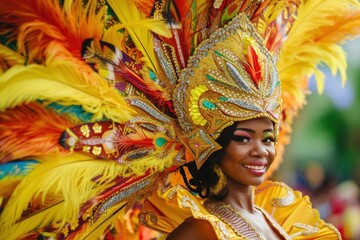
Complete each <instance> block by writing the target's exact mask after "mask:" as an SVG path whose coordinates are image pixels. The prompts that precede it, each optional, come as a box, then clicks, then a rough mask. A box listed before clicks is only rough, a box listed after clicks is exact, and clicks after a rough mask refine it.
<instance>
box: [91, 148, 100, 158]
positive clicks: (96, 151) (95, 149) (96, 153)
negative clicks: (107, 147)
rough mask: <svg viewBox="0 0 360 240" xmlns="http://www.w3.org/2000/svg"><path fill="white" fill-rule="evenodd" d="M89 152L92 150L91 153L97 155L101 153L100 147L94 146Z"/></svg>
mask: <svg viewBox="0 0 360 240" xmlns="http://www.w3.org/2000/svg"><path fill="white" fill-rule="evenodd" d="M91 152H92V154H94V155H96V156H98V155H100V153H101V147H97V146H94V147H93V150H92V151H91Z"/></svg>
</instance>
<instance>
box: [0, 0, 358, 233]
mask: <svg viewBox="0 0 360 240" xmlns="http://www.w3.org/2000/svg"><path fill="white" fill-rule="evenodd" d="M359 26H360V6H359V3H358V2H357V1H355V0H339V1H336V3H335V2H334V1H331V0H323V1H315V0H306V1H305V0H304V1H301V0H293V1H278V0H264V1H247V0H243V1H228V0H223V1H221V0H220V1H219V0H216V1H208V0H199V1H197V0H196V1H195V0H189V1H179V0H153V1H142V0H121V1H118V0H117V1H115V0H107V1H96V0H89V1H82V0H64V1H57V0H51V1H41V0H36V1H32V0H13V1H12V4H8V3H5V2H0V34H1V42H2V43H3V44H2V45H0V72H1V75H0V96H1V99H0V162H1V171H0V189H1V190H0V193H1V195H0V204H1V208H0V209H1V215H0V233H1V234H0V236H1V239H17V238H35V237H37V236H39V235H42V236H51V237H57V238H65V237H66V238H70V239H71V238H81V239H85V238H92V237H93V236H99V235H101V234H102V233H103V232H104V230H105V229H106V228H107V227H108V226H109V225H110V224H111V223H112V222H113V221H115V219H116V218H117V216H118V215H119V214H124V213H125V212H126V211H127V210H128V209H129V208H130V207H131V206H132V205H133V203H135V202H137V201H140V200H141V199H143V198H145V197H146V196H147V195H148V194H150V193H152V192H153V191H154V190H155V189H156V188H157V183H158V182H159V181H160V180H161V179H163V178H164V177H165V176H166V174H167V173H168V172H171V171H174V170H176V169H177V168H178V167H179V166H181V165H183V164H185V163H187V162H189V161H196V162H197V166H198V167H201V165H202V164H203V162H204V161H206V158H207V156H209V155H210V154H211V153H212V152H213V151H216V150H217V149H219V146H218V145H217V143H216V141H215V140H216V139H217V137H218V136H219V133H220V132H221V131H222V130H223V129H224V128H225V127H226V126H229V125H231V124H232V123H234V122H236V121H241V120H245V119H251V118H257V117H261V116H265V117H268V118H270V119H271V120H272V121H273V122H274V123H275V127H276V129H277V130H279V137H278V139H279V141H278V144H277V149H278V158H277V159H276V162H275V164H273V166H272V167H273V169H275V168H276V167H277V166H278V164H279V163H280V161H281V157H282V152H283V147H284V145H285V144H287V143H288V142H289V140H288V138H289V134H290V132H291V123H292V121H293V118H294V117H295V116H296V114H297V112H298V110H299V108H301V107H302V106H303V105H304V103H305V95H306V94H307V89H308V88H307V82H308V79H309V78H310V76H312V75H315V77H316V80H317V82H318V86H319V90H320V91H321V90H322V87H323V81H324V77H323V74H322V73H321V71H320V70H319V69H318V66H319V65H320V64H326V65H328V66H329V67H330V68H331V70H332V72H333V73H334V74H335V73H336V72H338V71H339V72H340V73H341V75H342V77H343V79H344V80H345V68H346V61H345V55H344V52H343V50H342V48H341V47H340V46H339V45H338V44H339V43H341V42H343V41H345V40H348V39H350V38H352V37H354V36H356V35H358V34H359V32H360V29H359ZM280 82H281V84H280ZM280 88H281V89H280ZM280 90H281V91H280ZM273 169H271V170H270V171H269V174H271V172H272V171H273Z"/></svg>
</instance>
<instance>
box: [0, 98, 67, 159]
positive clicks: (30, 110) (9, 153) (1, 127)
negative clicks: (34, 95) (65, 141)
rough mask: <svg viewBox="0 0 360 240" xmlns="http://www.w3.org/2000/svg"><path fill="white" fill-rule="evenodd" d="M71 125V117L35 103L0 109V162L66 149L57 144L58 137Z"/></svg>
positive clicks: (62, 151) (63, 151)
mask: <svg viewBox="0 0 360 240" xmlns="http://www.w3.org/2000/svg"><path fill="white" fill-rule="evenodd" d="M72 125H73V121H72V120H70V119H68V118H66V117H65V116H60V115H58V114H57V113H55V112H54V111H52V110H49V109H46V108H44V107H43V106H42V105H41V104H38V103H29V104H28V105H21V106H17V107H15V108H12V109H8V110H7V111H6V112H2V113H0V153H1V155H0V163H5V162H8V161H11V160H14V159H19V158H24V157H34V156H41V155H44V154H54V153H58V152H61V153H65V152H67V150H65V149H62V148H61V147H60V145H58V138H59V137H60V135H61V133H62V131H63V130H64V129H66V128H68V127H70V126H72Z"/></svg>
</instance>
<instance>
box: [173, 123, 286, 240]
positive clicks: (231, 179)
mask: <svg viewBox="0 0 360 240" xmlns="http://www.w3.org/2000/svg"><path fill="white" fill-rule="evenodd" d="M275 140H276V139H275V132H274V127H273V122H272V121H271V120H270V119H268V118H256V119H251V120H246V121H241V122H239V123H238V125H237V128H236V130H235V132H234V134H233V139H232V140H231V141H230V143H229V145H228V146H227V147H226V148H225V154H224V156H223V158H222V159H221V160H220V167H221V169H222V170H223V172H224V174H225V175H226V176H227V179H228V181H227V188H228V190H229V191H228V194H227V195H226V197H225V198H224V199H223V200H222V201H224V202H225V203H227V204H230V206H231V207H232V208H233V209H236V210H237V211H238V212H240V213H241V215H242V216H243V217H244V218H246V220H247V221H248V222H249V223H250V224H251V225H252V226H253V227H254V228H255V230H256V231H257V232H258V233H260V234H261V235H262V236H264V239H267V240H273V239H281V237H280V236H279V234H278V233H277V231H276V230H275V229H273V228H272V227H270V225H269V223H268V221H267V220H266V218H265V217H264V215H263V214H262V213H261V212H260V211H259V210H257V209H256V208H255V206H254V201H253V195H254V194H253V186H258V185H260V184H261V183H262V182H263V181H264V177H265V173H266V171H267V169H268V168H269V167H270V165H271V163H272V162H273V160H274V158H275V155H276V151H275ZM167 239H168V240H171V239H176V240H182V239H184V240H188V239H197V240H202V239H204V240H205V239H206V240H209V239H217V237H216V234H215V232H214V230H213V228H212V226H211V224H210V223H209V222H208V221H205V220H200V219H195V218H190V219H188V220H186V221H184V222H183V223H182V224H181V225H180V226H179V227H177V228H176V229H175V230H174V231H173V232H171V233H170V235H169V236H168V238H167Z"/></svg>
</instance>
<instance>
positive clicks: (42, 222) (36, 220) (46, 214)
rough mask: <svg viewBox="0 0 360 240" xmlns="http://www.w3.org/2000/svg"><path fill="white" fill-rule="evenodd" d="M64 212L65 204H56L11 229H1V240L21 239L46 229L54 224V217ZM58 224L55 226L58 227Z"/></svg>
mask: <svg viewBox="0 0 360 240" xmlns="http://www.w3.org/2000/svg"><path fill="white" fill-rule="evenodd" d="M63 210H64V204H63V202H59V203H58V204H54V205H53V206H51V207H49V208H46V209H44V210H43V211H41V212H38V213H36V214H35V215H32V216H30V217H28V218H25V219H22V220H21V221H19V222H17V223H15V224H14V225H13V226H11V228H2V227H0V232H1V234H2V235H1V236H0V239H1V240H12V239H14V240H15V239H19V238H21V237H22V236H23V235H24V234H26V233H28V232H29V231H32V230H34V229H37V228H39V227H44V226H46V225H47V224H50V223H51V222H53V216H54V215H57V214H59V213H62V212H63ZM56 225H57V224H54V226H56Z"/></svg>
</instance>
